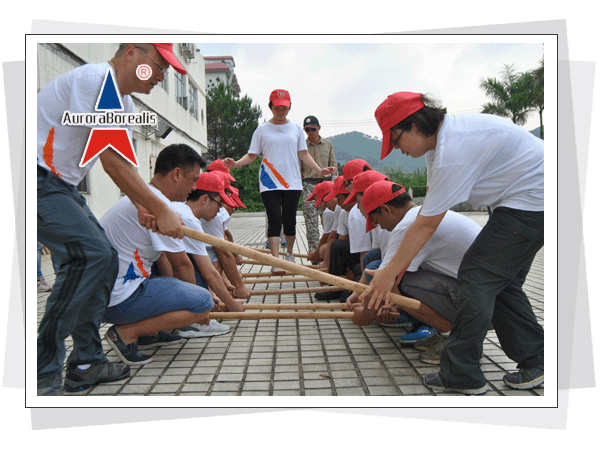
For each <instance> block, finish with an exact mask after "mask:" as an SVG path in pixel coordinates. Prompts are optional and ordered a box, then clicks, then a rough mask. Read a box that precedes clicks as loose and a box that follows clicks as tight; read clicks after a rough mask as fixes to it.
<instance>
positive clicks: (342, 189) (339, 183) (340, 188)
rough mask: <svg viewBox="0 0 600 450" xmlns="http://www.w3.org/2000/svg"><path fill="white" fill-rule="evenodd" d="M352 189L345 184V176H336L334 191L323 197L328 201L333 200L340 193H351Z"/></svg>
mask: <svg viewBox="0 0 600 450" xmlns="http://www.w3.org/2000/svg"><path fill="white" fill-rule="evenodd" d="M349 193H350V191H349V190H347V189H346V186H344V177H336V179H335V180H333V189H332V191H331V192H330V193H329V194H327V195H326V196H325V197H323V200H325V201H326V202H328V201H330V200H333V199H334V197H335V196H336V195H338V194H349Z"/></svg>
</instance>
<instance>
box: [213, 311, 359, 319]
mask: <svg viewBox="0 0 600 450" xmlns="http://www.w3.org/2000/svg"><path fill="white" fill-rule="evenodd" d="M353 316H354V313H353V312H351V311H256V312H254V311H253V312H242V313H237V312H235V313H232V312H211V313H210V316H209V317H210V318H211V319H225V320H264V319H276V320H280V319H313V320H315V319H352V317H353Z"/></svg>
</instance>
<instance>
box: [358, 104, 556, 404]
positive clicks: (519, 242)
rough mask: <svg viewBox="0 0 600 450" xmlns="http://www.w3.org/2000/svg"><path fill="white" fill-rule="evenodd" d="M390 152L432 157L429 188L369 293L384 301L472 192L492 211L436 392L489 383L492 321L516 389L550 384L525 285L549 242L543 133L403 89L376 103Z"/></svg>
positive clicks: (371, 302) (464, 268)
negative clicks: (487, 347)
mask: <svg viewBox="0 0 600 450" xmlns="http://www.w3.org/2000/svg"><path fill="white" fill-rule="evenodd" d="M375 117H376V119H377V123H378V124H379V126H380V128H381V131H382V133H383V145H382V154H381V156H382V158H383V157H385V156H386V155H387V154H389V152H390V151H391V150H392V149H393V148H399V149H400V150H401V151H402V153H403V154H407V155H409V156H411V157H414V158H418V157H419V156H423V155H424V156H425V159H426V162H427V186H428V188H427V189H428V190H427V197H426V198H425V202H424V204H423V207H422V208H421V211H420V214H419V216H418V217H417V219H416V220H415V221H414V222H413V224H412V225H411V226H410V228H409V229H408V230H407V232H406V236H405V239H403V241H402V243H401V245H400V246H399V247H398V250H397V252H396V254H395V255H394V257H393V258H392V260H391V262H390V264H388V265H387V266H386V267H385V268H383V269H378V270H377V271H375V272H374V276H373V279H372V281H371V283H370V285H369V287H368V288H367V290H365V292H364V293H363V294H362V295H361V298H362V299H363V300H364V301H365V302H368V306H369V307H377V306H378V305H379V304H380V303H381V301H383V300H384V299H385V298H386V297H387V296H388V295H389V291H390V289H391V287H392V286H393V284H394V282H395V280H396V279H397V277H398V276H399V275H401V274H402V273H404V271H405V270H406V269H407V267H408V266H409V263H410V261H411V260H412V259H413V258H414V257H415V255H417V254H418V253H419V251H420V250H421V249H422V248H423V247H424V246H425V245H426V244H427V243H428V241H429V240H430V239H431V237H432V236H433V235H434V233H435V232H436V229H437V228H438V227H439V226H440V224H441V222H442V220H443V219H444V216H445V215H446V214H447V212H448V210H449V209H450V208H451V207H453V206H454V205H456V204H458V203H461V202H465V201H468V202H470V203H471V204H473V205H481V206H487V207H489V210H490V211H491V212H492V213H491V214H490V217H489V220H488V222H487V224H486V225H485V227H484V228H483V230H482V231H481V233H480V234H479V236H478V237H477V240H476V241H475V242H474V243H473V245H472V246H471V247H470V248H469V250H468V251H467V252H466V253H465V256H464V258H463V260H462V263H461V265H460V270H459V272H458V284H459V287H460V289H459V293H460V308H459V311H458V314H457V317H456V320H455V321H454V323H453V325H452V331H451V333H450V338H449V340H448V343H447V345H446V348H445V350H444V352H443V354H442V358H441V364H440V371H439V372H437V373H432V374H428V375H427V376H426V377H424V383H425V385H426V386H428V387H430V388H432V389H434V390H437V391H451V392H456V391H458V392H463V393H481V392H485V389H486V387H487V380H486V378H485V375H484V373H483V371H482V370H481V367H480V364H479V359H480V358H481V355H482V353H483V342H484V339H485V336H486V333H487V330H488V328H489V325H490V324H493V326H494V329H495V331H496V335H497V336H498V340H499V342H500V345H501V346H502V349H503V350H504V352H505V353H506V355H507V356H508V357H509V358H510V359H511V360H513V361H515V362H516V363H517V368H518V369H519V370H518V371H516V372H512V373H508V374H506V375H505V376H504V378H503V381H504V383H505V384H506V385H507V386H509V387H511V388H514V389H533V388H536V387H538V386H540V385H541V384H543V383H544V328H543V326H542V325H540V324H539V323H538V320H537V318H536V316H535V314H534V312H533V309H532V307H531V304H530V302H529V300H528V297H527V294H526V293H525V291H524V290H523V284H524V282H525V279H526V277H527V274H528V272H529V269H530V268H531V264H532V263H533V260H534V258H535V256H536V253H537V252H538V251H539V250H540V249H541V248H542V246H543V245H544V142H543V141H542V140H541V139H539V138H537V137H535V136H533V135H532V134H531V133H530V132H528V131H527V130H525V129H523V128H522V127H519V126H518V125H515V124H514V123H512V122H510V121H509V120H507V119H504V118H502V117H498V116H494V115H489V114H472V115H469V114H465V115H451V114H447V111H446V108H443V107H441V106H439V105H437V104H436V102H434V101H432V100H430V99H429V98H427V97H426V96H423V95H421V94H418V93H413V92H397V93H395V94H392V95H390V96H388V97H387V98H386V99H385V100H384V101H383V102H382V103H381V104H380V105H379V106H378V107H377V110H376V111H375Z"/></svg>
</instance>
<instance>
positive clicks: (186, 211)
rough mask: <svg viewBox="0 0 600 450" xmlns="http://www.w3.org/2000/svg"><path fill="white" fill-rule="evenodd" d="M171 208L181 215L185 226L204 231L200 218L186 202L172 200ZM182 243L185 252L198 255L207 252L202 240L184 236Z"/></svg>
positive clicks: (205, 254) (203, 254) (204, 254)
mask: <svg viewBox="0 0 600 450" xmlns="http://www.w3.org/2000/svg"><path fill="white" fill-rule="evenodd" d="M171 208H172V209H173V211H175V212H176V213H177V214H179V215H180V216H181V219H182V220H183V223H184V225H185V226H186V227H189V228H192V229H194V230H197V231H200V232H204V229H203V228H202V223H201V222H200V219H198V218H197V217H196V216H195V215H194V213H193V212H192V209H191V208H190V207H189V206H188V205H187V204H185V203H183V202H172V203H171ZM183 245H184V246H185V251H186V253H190V254H192V255H199V256H208V253H207V252H206V244H205V243H204V242H202V241H199V240H197V239H192V238H189V237H187V236H184V237H183Z"/></svg>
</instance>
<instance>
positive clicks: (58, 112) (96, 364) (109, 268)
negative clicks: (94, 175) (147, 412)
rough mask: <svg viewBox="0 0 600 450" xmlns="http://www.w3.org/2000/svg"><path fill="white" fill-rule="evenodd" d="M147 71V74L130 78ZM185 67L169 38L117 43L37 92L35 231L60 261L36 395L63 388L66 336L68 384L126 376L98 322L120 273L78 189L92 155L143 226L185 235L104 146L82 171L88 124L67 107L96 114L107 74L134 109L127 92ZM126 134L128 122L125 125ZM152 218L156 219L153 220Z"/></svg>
mask: <svg viewBox="0 0 600 450" xmlns="http://www.w3.org/2000/svg"><path fill="white" fill-rule="evenodd" d="M141 65H147V66H149V67H151V68H152V75H151V76H150V78H148V79H146V80H142V79H140V78H139V77H138V76H137V75H136V70H137V69H138V67H140V66H141ZM170 65H171V66H173V67H174V68H175V70H177V71H178V72H179V73H182V74H184V73H186V71H185V69H184V68H183V66H182V65H181V63H179V61H178V60H177V58H176V57H175V55H174V54H173V44H121V45H120V46H119V48H118V50H117V52H116V53H115V55H114V57H113V58H112V59H111V60H110V61H108V62H102V63H99V64H85V65H83V66H80V67H77V68H76V69H73V70H71V71H70V72H67V73H66V74H63V75H61V76H59V77H58V78H56V79H54V80H53V81H51V82H50V83H49V84H48V85H47V86H46V87H44V88H43V89H42V90H41V91H40V92H39V93H38V96H37V233H38V241H39V242H41V243H42V244H43V245H45V246H46V247H48V249H49V250H50V252H51V253H52V255H53V257H55V258H56V260H57V261H58V263H59V265H60V271H59V272H58V274H57V277H56V281H55V283H54V286H53V289H52V292H51V294H50V295H49V297H48V299H47V302H46V310H45V313H44V316H43V318H42V321H41V323H40V325H39V329H38V339H37V387H38V391H37V392H38V395H61V394H62V384H63V383H62V369H63V364H64V360H65V356H66V348H65V343H64V340H65V338H67V337H68V336H69V335H70V336H72V338H73V350H72V352H71V354H70V355H69V358H68V361H67V373H66V380H65V387H67V389H68V388H69V383H70V380H71V381H73V380H76V383H75V384H71V386H72V387H74V389H75V390H82V389H86V388H89V387H91V386H93V385H95V384H98V383H104V382H109V381H116V380H120V379H123V378H126V377H128V376H129V373H130V369H129V367H128V366H126V365H123V364H112V363H110V362H109V361H108V360H107V358H106V356H105V355H104V352H103V349H102V341H101V339H100V334H99V328H100V325H101V319H102V316H103V314H104V311H105V309H106V307H107V305H108V302H109V298H110V293H111V291H112V289H113V285H114V283H115V279H116V277H117V272H118V269H119V264H118V255H117V251H116V250H115V249H114V248H113V246H112V245H111V243H110V242H109V240H108V239H107V237H106V234H105V232H104V229H103V228H102V226H100V224H99V222H98V220H97V219H96V217H95V216H94V214H93V213H92V211H91V210H90V208H89V207H88V205H87V203H86V200H85V198H84V197H83V196H82V195H81V194H79V192H78V190H77V185H78V184H79V182H80V181H81V180H82V179H83V178H84V177H85V175H86V174H87V173H88V171H89V170H90V169H91V168H92V166H93V165H94V163H95V162H96V161H98V160H100V161H101V163H102V168H103V169H104V171H105V172H106V173H107V174H108V175H109V176H110V177H111V179H112V180H113V181H114V183H115V184H116V185H117V186H118V187H119V188H120V189H121V190H122V191H123V192H124V193H125V194H126V195H127V196H128V197H129V198H130V199H131V200H132V202H133V203H134V204H135V205H136V208H137V211H138V221H139V222H140V224H141V225H143V226H144V227H146V228H147V229H151V230H153V231H157V230H159V231H160V232H161V233H162V234H163V235H166V236H171V237H175V238H183V228H182V226H181V225H182V220H181V217H179V215H178V214H177V213H176V212H174V211H173V210H171V209H170V208H169V207H168V206H167V205H166V204H165V203H164V202H163V201H162V200H161V199H160V198H159V197H158V196H157V195H156V194H155V193H153V192H152V191H151V190H150V188H149V187H148V186H147V185H146V183H144V181H143V179H142V178H141V177H140V176H139V174H138V172H137V169H136V168H135V167H134V166H133V165H132V164H130V163H129V162H128V161H127V160H125V159H124V158H123V157H122V156H121V155H120V154H119V153H117V151H115V150H114V149H113V148H111V147H107V148H106V149H105V150H104V151H102V152H101V153H100V155H99V156H98V158H96V159H94V160H93V161H91V162H90V163H88V164H87V165H85V166H84V167H80V166H79V163H80V161H81V159H82V155H83V152H84V149H85V148H86V144H87V140H88V136H89V134H90V132H91V129H90V128H89V127H85V126H71V125H63V124H62V121H61V118H62V116H63V114H64V113H65V111H69V112H70V113H81V114H84V113H88V114H93V113H96V110H95V105H96V101H97V99H98V95H99V94H100V92H101V88H102V86H103V83H104V80H105V78H106V76H107V71H110V72H111V74H112V77H113V80H114V81H115V86H116V88H117V94H118V95H120V97H121V102H122V105H123V111H124V112H125V113H133V112H135V107H134V104H133V100H132V99H131V97H130V94H132V93H134V92H137V93H143V94H149V93H150V91H151V90H152V88H153V87H154V86H155V85H156V84H157V83H159V82H160V81H163V79H164V77H165V73H166V71H167V69H168V68H169V66H170ZM125 128H126V129H127V130H128V132H129V133H131V130H130V127H125ZM152 216H153V217H152Z"/></svg>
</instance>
